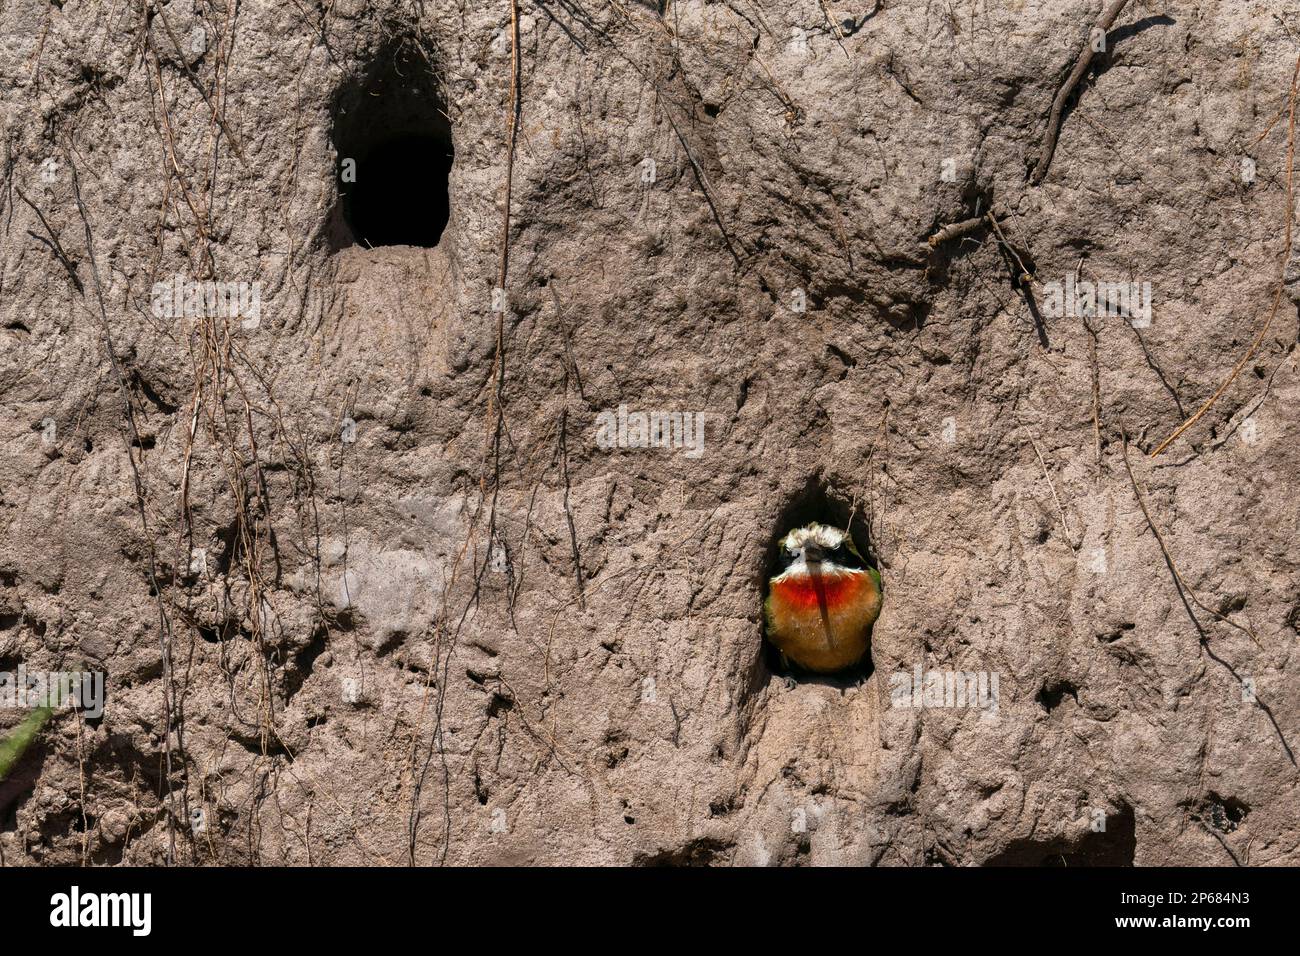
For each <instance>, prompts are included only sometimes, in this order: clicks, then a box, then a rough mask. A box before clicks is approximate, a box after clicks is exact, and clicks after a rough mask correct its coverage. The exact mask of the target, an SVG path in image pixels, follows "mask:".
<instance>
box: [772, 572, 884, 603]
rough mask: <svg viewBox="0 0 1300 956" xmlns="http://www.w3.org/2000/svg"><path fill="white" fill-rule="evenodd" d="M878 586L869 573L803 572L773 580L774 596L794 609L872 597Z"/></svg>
mask: <svg viewBox="0 0 1300 956" xmlns="http://www.w3.org/2000/svg"><path fill="white" fill-rule="evenodd" d="M874 589H875V587H874V584H873V582H872V580H871V578H870V576H868V575H867V574H866V573H865V572H862V571H858V572H853V573H847V574H846V573H839V574H801V575H797V576H791V577H787V578H783V579H781V580H779V581H773V582H772V596H773V597H774V598H775V599H776V600H777V601H779V602H781V603H783V604H786V605H787V606H789V607H791V608H792V609H798V610H807V609H811V608H815V607H818V606H819V605H821V604H823V603H825V605H826V608H827V610H835V609H837V608H842V607H845V606H847V605H849V604H852V603H854V602H855V601H861V600H865V599H867V598H869V597H870V596H871V594H872V592H873V591H874Z"/></svg>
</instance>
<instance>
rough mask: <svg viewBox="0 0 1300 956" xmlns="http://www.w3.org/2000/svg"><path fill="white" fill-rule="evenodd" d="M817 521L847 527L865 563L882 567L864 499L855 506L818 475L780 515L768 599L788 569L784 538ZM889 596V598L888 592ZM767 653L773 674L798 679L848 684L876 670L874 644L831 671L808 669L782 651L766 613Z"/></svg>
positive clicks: (767, 575)
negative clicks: (776, 579) (856, 658)
mask: <svg viewBox="0 0 1300 956" xmlns="http://www.w3.org/2000/svg"><path fill="white" fill-rule="evenodd" d="M813 522H816V523H818V524H824V525H830V526H831V527H834V528H839V529H841V530H847V531H848V533H849V537H850V538H851V539H852V541H853V544H854V547H856V548H857V551H858V554H860V555H861V556H862V559H863V561H864V562H865V564H866V565H867V566H868V567H871V568H878V567H879V564H878V562H877V560H876V557H875V551H874V549H873V548H872V546H871V536H870V533H869V528H868V521H867V517H866V515H865V514H864V512H863V509H862V505H861V503H860V502H859V504H858V507H857V509H856V510H855V509H854V506H853V502H852V501H850V500H849V499H848V498H846V497H844V496H842V495H840V494H839V493H837V492H836V491H834V490H832V489H831V488H830V487H828V486H827V485H826V483H825V482H824V481H823V480H822V479H821V478H814V479H812V480H810V481H809V482H808V484H807V485H806V486H805V487H804V488H803V489H802V490H801V491H800V492H799V493H797V494H796V495H794V496H793V497H792V498H791V500H790V501H789V502H788V503H787V504H786V505H785V507H784V508H783V509H782V510H781V512H780V514H779V515H778V516H777V520H776V524H775V527H774V528H773V532H772V537H771V540H770V541H769V542H768V546H767V552H766V554H765V556H764V562H763V599H764V601H766V600H767V598H768V596H769V593H770V582H771V580H772V578H774V577H776V576H777V575H778V574H780V573H781V572H782V571H784V570H785V568H786V566H787V564H788V561H787V559H786V558H785V556H783V554H782V550H781V539H782V538H784V537H785V535H786V534H787V533H788V532H790V531H791V530H793V529H795V528H803V527H806V526H807V525H809V524H812V523H813ZM885 600H888V597H887V596H886V598H885ZM763 655H764V663H765V664H766V669H767V672H768V676H769V678H770V677H772V676H776V677H779V678H781V679H784V680H793V681H795V682H796V683H820V684H828V685H831V686H834V687H839V688H845V687H851V686H854V685H857V684H860V683H861V682H862V681H864V680H866V679H867V678H868V677H870V676H871V674H872V671H873V670H874V665H873V663H872V649H871V647H870V646H868V648H867V651H866V653H865V654H863V656H862V658H861V659H860V660H859V661H858V662H857V663H856V664H853V665H851V666H848V667H844V668H842V669H840V670H837V671H834V672H831V673H821V672H818V671H812V670H807V669H805V668H803V667H800V666H799V665H798V664H797V663H796V662H793V661H789V662H787V661H783V660H782V655H781V652H780V651H779V650H778V649H777V648H776V646H775V645H774V644H773V643H772V642H771V641H770V640H769V639H768V637H767V615H766V613H765V614H764V617H763Z"/></svg>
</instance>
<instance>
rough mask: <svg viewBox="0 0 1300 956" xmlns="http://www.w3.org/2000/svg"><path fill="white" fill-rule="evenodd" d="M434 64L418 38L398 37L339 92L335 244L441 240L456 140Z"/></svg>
mask: <svg viewBox="0 0 1300 956" xmlns="http://www.w3.org/2000/svg"><path fill="white" fill-rule="evenodd" d="M431 63H432V56H431V55H430V54H429V53H428V51H426V50H424V49H423V48H422V47H420V46H418V45H416V42H415V41H413V40H409V39H408V40H405V41H396V42H394V43H392V44H389V45H388V46H386V47H384V48H383V49H382V50H381V51H380V53H379V55H378V56H377V57H375V59H374V60H373V62H372V63H371V65H370V67H369V68H368V69H367V70H366V71H365V72H364V73H363V74H362V75H361V76H360V77H359V78H358V80H357V81H356V82H354V83H352V84H349V85H348V86H346V87H345V88H344V89H343V90H341V91H340V92H339V94H338V96H337V97H336V98H335V103H334V116H333V118H334V123H333V137H334V148H335V151H336V153H337V156H338V163H339V174H338V175H339V203H338V207H337V208H336V215H335V221H334V223H333V229H332V241H333V245H334V247H335V249H339V248H345V247H347V246H350V245H360V246H364V247H373V246H416V247H421V248H432V247H434V246H436V245H437V244H438V241H439V240H440V239H441V238H442V234H443V231H444V230H445V229H446V228H447V223H448V222H449V221H450V218H451V198H450V178H451V169H452V163H453V161H454V159H455V146H454V144H453V143H452V133H451V122H450V120H449V119H448V116H447V110H446V104H445V101H444V100H443V98H442V94H441V84H440V83H439V82H438V78H437V76H436V75H435V73H434V71H433V68H432V66H431Z"/></svg>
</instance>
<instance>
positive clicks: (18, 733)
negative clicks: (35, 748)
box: [0, 707, 54, 780]
mask: <svg viewBox="0 0 1300 956" xmlns="http://www.w3.org/2000/svg"><path fill="white" fill-rule="evenodd" d="M53 713H54V711H53V709H52V708H49V707H38V708H36V709H35V710H34V711H32V712H31V713H30V714H29V715H28V716H27V719H26V720H24V721H23V722H22V723H21V724H19V725H18V729H17V730H15V731H14V732H13V733H12V734H10V735H9V736H8V737H7V738H5V739H4V740H3V741H0V780H4V779H5V777H7V776H9V771H10V769H12V768H13V766H14V765H15V764H16V763H18V761H19V760H20V759H21V758H22V755H23V754H24V753H25V752H26V751H27V748H28V747H30V746H31V743H32V741H33V740H35V739H36V735H37V734H39V733H40V732H41V728H42V727H44V726H45V722H46V721H47V720H49V719H50V716H51V715H52V714H53Z"/></svg>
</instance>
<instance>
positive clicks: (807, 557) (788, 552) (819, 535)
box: [780, 522, 867, 573]
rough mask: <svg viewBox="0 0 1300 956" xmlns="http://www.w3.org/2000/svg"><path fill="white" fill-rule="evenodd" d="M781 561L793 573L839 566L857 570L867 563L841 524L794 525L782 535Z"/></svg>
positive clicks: (833, 569)
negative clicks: (833, 525)
mask: <svg viewBox="0 0 1300 956" xmlns="http://www.w3.org/2000/svg"><path fill="white" fill-rule="evenodd" d="M780 557H781V564H782V565H783V566H784V568H785V569H786V570H793V571H794V572H795V573H799V572H800V571H808V570H819V571H821V572H822V573H826V572H828V571H835V570H838V569H842V570H846V571H860V570H862V569H864V568H866V567H867V563H866V561H864V560H863V558H862V555H861V553H860V552H859V551H858V549H857V547H855V546H854V544H853V539H852V538H851V537H849V535H848V533H847V532H845V531H843V530H841V529H840V528H834V527H832V526H830V525H825V524H818V523H817V522H813V523H812V524H807V525H804V526H803V527H800V528H795V529H794V530H792V531H790V532H789V533H788V534H787V535H786V536H785V537H783V538H782V539H781V555H780Z"/></svg>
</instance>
